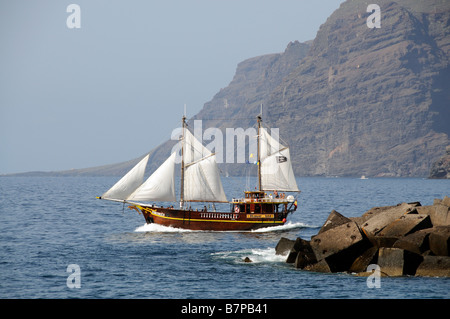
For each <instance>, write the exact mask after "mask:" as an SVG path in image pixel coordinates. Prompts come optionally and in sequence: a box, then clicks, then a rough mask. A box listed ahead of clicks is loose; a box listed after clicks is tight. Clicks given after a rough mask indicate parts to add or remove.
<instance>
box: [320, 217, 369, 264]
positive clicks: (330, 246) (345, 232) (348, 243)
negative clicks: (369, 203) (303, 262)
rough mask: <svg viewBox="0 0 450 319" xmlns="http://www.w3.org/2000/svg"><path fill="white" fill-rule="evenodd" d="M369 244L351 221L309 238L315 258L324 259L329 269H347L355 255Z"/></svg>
mask: <svg viewBox="0 0 450 319" xmlns="http://www.w3.org/2000/svg"><path fill="white" fill-rule="evenodd" d="M371 246H372V245H371V244H370V242H369V240H368V239H367V238H366V236H364V234H363V233H362V232H361V230H360V229H359V227H358V225H357V224H356V223H355V222H353V221H350V222H348V223H345V224H343V225H340V226H337V227H335V228H332V229H329V230H327V231H325V232H323V233H321V234H318V235H316V236H313V237H312V238H311V248H312V250H313V252H314V255H315V257H316V259H317V260H318V261H320V260H323V259H325V260H326V262H327V263H328V265H329V268H330V269H331V271H347V270H348V269H349V268H350V266H351V265H352V263H353V261H354V260H355V259H356V257H358V256H360V255H361V254H362V253H363V252H364V251H365V250H366V249H367V248H369V247H371Z"/></svg>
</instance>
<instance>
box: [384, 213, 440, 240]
mask: <svg viewBox="0 0 450 319" xmlns="http://www.w3.org/2000/svg"><path fill="white" fill-rule="evenodd" d="M430 227H433V225H432V224H431V219H430V216H428V215H425V214H407V215H402V216H400V218H398V219H396V220H394V221H393V222H392V223H390V224H389V225H387V226H386V227H384V228H383V230H381V231H380V232H379V233H378V236H385V237H402V236H406V235H409V234H411V233H414V232H416V231H418V230H421V229H425V228H430Z"/></svg>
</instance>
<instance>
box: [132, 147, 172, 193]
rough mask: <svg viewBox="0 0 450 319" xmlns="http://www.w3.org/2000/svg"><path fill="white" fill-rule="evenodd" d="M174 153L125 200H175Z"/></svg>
mask: <svg viewBox="0 0 450 319" xmlns="http://www.w3.org/2000/svg"><path fill="white" fill-rule="evenodd" d="M175 155H176V153H172V155H170V157H169V158H168V159H167V160H166V161H165V162H164V163H163V164H162V165H161V166H160V167H158V169H157V170H156V171H155V172H154V173H153V174H152V175H151V176H150V177H149V178H148V179H147V180H146V181H145V183H144V184H142V185H141V186H140V187H139V188H138V189H136V191H134V193H133V194H131V195H130V196H129V197H128V198H127V200H129V201H161V202H166V201H167V202H170V201H175V200H176V198H175Z"/></svg>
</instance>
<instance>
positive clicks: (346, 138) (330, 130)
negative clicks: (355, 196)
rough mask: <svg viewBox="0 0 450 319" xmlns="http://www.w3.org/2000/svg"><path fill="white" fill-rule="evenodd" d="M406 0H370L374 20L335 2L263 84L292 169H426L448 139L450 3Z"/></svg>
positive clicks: (356, 4)
mask: <svg viewBox="0 0 450 319" xmlns="http://www.w3.org/2000/svg"><path fill="white" fill-rule="evenodd" d="M410 3H412V2H408V1H397V2H393V1H379V5H380V7H381V28H379V29H369V28H368V27H367V25H366V19H367V16H368V15H369V14H368V13H366V6H367V4H366V3H365V2H364V1H347V2H345V3H343V4H342V5H341V7H340V8H339V9H338V10H337V11H335V12H334V13H333V14H332V15H331V16H330V17H329V18H328V20H327V21H326V23H325V24H323V25H322V26H321V28H320V30H319V32H318V33H317V36H316V38H315V40H314V41H313V43H312V45H311V49H310V51H309V53H308V56H307V57H305V58H304V59H303V60H302V63H301V65H300V66H299V67H297V68H296V69H295V70H294V71H292V72H291V73H290V74H289V75H288V76H287V77H286V78H285V79H284V80H283V82H282V83H281V84H280V85H279V86H278V87H277V88H276V89H275V90H274V91H273V92H272V93H271V98H270V101H269V103H268V109H269V112H268V113H269V114H268V115H269V118H271V119H273V121H274V123H273V125H274V126H275V127H284V128H286V129H285V130H283V132H284V133H286V131H287V133H288V136H289V141H290V143H291V145H292V154H293V157H294V158H296V159H297V160H298V162H297V163H298V166H297V167H296V168H295V171H296V173H297V174H299V175H358V174H361V175H363V174H364V175H370V176H426V175H427V174H428V171H429V168H430V166H431V164H432V162H433V161H435V160H436V157H437V156H438V155H439V154H442V150H443V149H445V146H446V145H448V144H449V133H450V126H449V125H448V123H450V110H449V102H450V95H449V92H450V81H449V79H450V72H449V71H450V69H449V57H450V55H449V54H450V10H449V9H450V4H449V3H448V2H447V5H446V6H443V5H442V6H440V5H438V4H442V2H440V1H436V5H435V6H434V5H433V3H432V2H427V4H429V7H427V8H426V9H425V8H421V7H418V6H412V5H410ZM446 123H447V124H446Z"/></svg>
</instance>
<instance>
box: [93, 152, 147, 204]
mask: <svg viewBox="0 0 450 319" xmlns="http://www.w3.org/2000/svg"><path fill="white" fill-rule="evenodd" d="M148 157H149V155H147V156H145V157H144V158H143V159H142V160H141V161H140V162H139V163H137V164H136V166H135V167H133V168H132V169H131V170H130V171H129V172H128V173H127V174H126V175H125V176H124V177H122V178H121V179H120V180H119V181H118V182H117V183H116V184H114V186H113V187H111V188H110V189H109V190H108V191H106V193H104V194H103V195H102V197H101V198H103V199H109V200H121V201H123V200H126V199H127V198H128V196H130V195H131V194H132V193H133V192H134V191H135V190H136V188H138V187H139V186H140V185H141V184H142V182H143V181H144V173H145V167H146V166H147V162H148Z"/></svg>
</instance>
